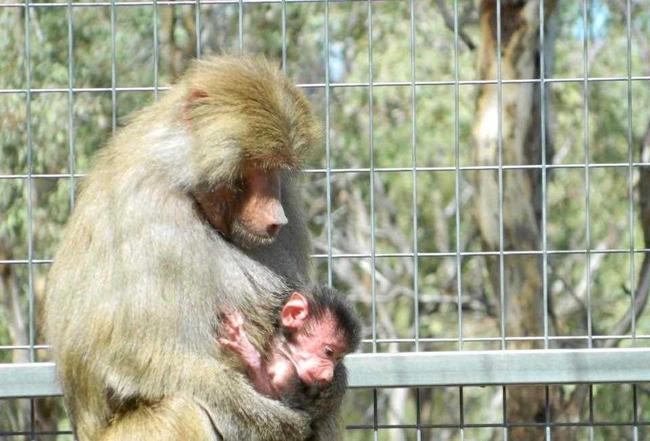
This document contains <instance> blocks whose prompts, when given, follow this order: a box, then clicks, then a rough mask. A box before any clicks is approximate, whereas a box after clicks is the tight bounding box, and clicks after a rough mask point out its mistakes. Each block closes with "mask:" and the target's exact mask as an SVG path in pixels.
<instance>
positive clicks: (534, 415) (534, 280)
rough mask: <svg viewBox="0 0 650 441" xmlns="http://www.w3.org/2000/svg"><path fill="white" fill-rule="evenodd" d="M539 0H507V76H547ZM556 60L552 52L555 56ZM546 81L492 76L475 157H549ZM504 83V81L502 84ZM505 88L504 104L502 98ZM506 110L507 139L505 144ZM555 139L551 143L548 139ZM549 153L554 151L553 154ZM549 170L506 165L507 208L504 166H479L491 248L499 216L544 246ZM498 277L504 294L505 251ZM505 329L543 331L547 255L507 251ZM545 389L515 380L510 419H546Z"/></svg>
mask: <svg viewBox="0 0 650 441" xmlns="http://www.w3.org/2000/svg"><path fill="white" fill-rule="evenodd" d="M496 7H497V5H496V1H495V0H483V1H481V11H480V28H481V37H482V38H481V41H480V45H479V50H478V63H479V72H480V75H481V79H486V80H495V79H497V77H498V75H497V74H498V66H499V65H498V63H499V61H498V56H497V50H498V37H497V35H498V34H497V9H496ZM539 9H540V5H539V0H528V1H525V0H519V1H513V0H502V1H501V20H500V23H501V60H500V63H501V64H500V69H501V75H500V78H501V79H502V80H511V79H534V78H540V63H539V54H540V52H539V51H540V46H539V26H540V16H539ZM554 9H555V1H554V0H546V1H545V2H544V12H545V22H546V20H547V19H548V18H549V17H550V16H551V14H552V13H553V11H554ZM548 61H550V60H546V59H545V62H547V63H548ZM539 88H540V85H539V84H538V83H517V84H505V85H501V88H499V85H496V84H487V85H483V86H481V88H480V90H479V91H478V96H477V101H476V123H475V125H474V128H473V136H474V143H475V150H474V151H475V163H476V164H477V165H479V166H495V165H498V164H499V146H501V147H502V155H501V164H503V165H525V164H541V163H542V156H541V142H540V139H541V124H540V89H539ZM499 89H501V90H500V91H499ZM499 93H500V94H501V105H500V106H499ZM499 116H500V117H501V144H499V139H498V138H499V130H498V127H499V126H498V124H499V122H498V121H499ZM547 144H549V146H550V143H547ZM547 156H548V155H547ZM540 176H541V172H540V171H539V170H504V171H502V177H503V180H502V188H501V190H502V191H503V216H502V218H501V216H500V212H499V172H498V171H497V170H489V171H478V172H476V174H475V177H474V184H475V186H476V205H475V207H476V209H475V218H476V222H477V224H478V227H479V230H480V234H481V240H482V245H483V249H484V250H486V251H498V250H500V247H501V244H500V238H499V222H500V220H501V221H502V222H503V250H506V251H510V250H540V249H541V219H540V213H541V203H542V201H541V197H540V195H541V185H542V183H541V179H540ZM488 269H489V273H490V278H491V280H490V282H491V283H492V286H493V288H494V292H495V293H496V295H497V296H499V294H500V293H501V280H500V277H501V272H500V263H499V259H489V263H488ZM503 270H504V271H503V277H504V280H503V287H504V288H503V290H504V299H505V302H504V303H505V304H503V305H500V308H502V312H503V315H504V317H505V323H504V328H505V333H506V336H511V337H526V336H542V335H544V328H543V313H544V311H543V307H544V305H543V292H542V286H543V285H542V272H541V258H540V257H536V256H518V255H516V256H506V257H505V258H504V260H503ZM508 347H509V348H519V349H529V348H536V347H540V343H539V342H533V341H523V342H517V343H513V344H508ZM545 403H546V401H545V393H544V388H542V387H535V388H533V387H521V388H520V387H513V388H508V394H507V403H506V404H507V407H506V408H507V415H506V418H507V421H508V423H511V424H515V425H516V424H518V423H534V422H538V423H539V422H544V421H545V420H546V411H545V409H546V407H545ZM540 434H541V436H543V430H541V428H530V427H511V428H510V429H509V430H508V439H509V440H531V439H541V438H540Z"/></svg>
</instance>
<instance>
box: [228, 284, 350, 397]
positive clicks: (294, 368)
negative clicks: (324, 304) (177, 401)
mask: <svg viewBox="0 0 650 441" xmlns="http://www.w3.org/2000/svg"><path fill="white" fill-rule="evenodd" d="M280 319H281V325H282V326H283V327H284V328H286V329H288V330H290V331H293V333H294V338H293V339H291V340H292V341H290V342H286V343H284V340H283V339H280V338H274V339H273V341H272V342H271V348H270V354H269V357H263V356H262V354H260V352H259V351H258V350H257V349H256V348H255V347H254V346H253V345H252V344H251V342H250V340H249V339H248V336H247V335H246V333H245V332H244V331H243V329H242V327H243V324H244V320H243V318H242V316H241V315H240V314H239V313H237V312H235V313H232V314H229V315H227V316H226V317H225V329H226V336H225V337H221V338H219V339H218V341H219V343H220V344H221V346H222V347H224V348H227V349H230V350H231V351H233V352H235V353H236V354H237V355H238V356H239V357H240V359H241V360H242V362H243V363H244V366H245V367H246V370H247V371H248V374H249V376H250V377H251V380H252V381H253V386H254V387H255V389H256V390H257V391H258V392H260V393H262V394H264V395H267V396H269V397H272V398H279V397H280V395H282V393H283V391H284V390H285V388H286V387H288V386H290V385H291V384H292V382H291V381H290V380H292V379H293V378H294V376H296V375H297V376H298V377H299V378H300V379H301V380H302V382H303V383H305V384H307V385H325V384H329V383H330V382H331V381H332V378H333V375H334V368H335V367H336V364H337V363H338V362H339V361H340V360H341V359H342V358H343V356H344V355H345V353H346V351H347V348H346V347H345V345H343V344H341V342H340V336H339V333H338V329H337V323H336V320H335V319H334V317H332V316H331V314H325V316H324V317H323V318H322V319H320V320H318V321H317V320H315V319H313V317H312V316H310V314H309V306H308V303H307V300H306V299H305V297H304V296H303V295H302V294H300V293H297V292H296V293H293V294H292V295H291V297H290V298H289V300H288V301H287V303H286V304H285V305H284V307H283V308H282V312H281V314H280Z"/></svg>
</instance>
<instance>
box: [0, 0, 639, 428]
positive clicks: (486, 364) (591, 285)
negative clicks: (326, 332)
mask: <svg viewBox="0 0 650 441" xmlns="http://www.w3.org/2000/svg"><path fill="white" fill-rule="evenodd" d="M0 27H1V28H2V31H0V72H2V73H1V74H0V115H1V121H0V124H1V126H0V147H1V148H2V150H1V151H2V157H1V160H0V207H1V208H2V209H1V210H0V220H1V221H2V224H1V226H0V277H1V278H2V285H1V287H0V292H1V293H2V302H1V303H0V362H1V363H5V364H4V365H1V366H0V367H3V366H4V367H5V368H7V369H14V370H11V371H10V372H13V373H15V372H19V373H20V372H23V374H20V375H24V376H27V377H29V376H30V375H31V374H30V373H29V372H31V371H28V368H29V366H37V365H40V364H42V363H44V362H49V361H50V360H51V358H50V355H49V351H48V344H47V342H46V341H44V340H43V338H42V336H41V331H40V329H39V320H38V317H39V314H40V309H39V307H40V304H41V302H42V297H43V291H44V283H45V276H46V274H47V271H48V268H49V267H50V265H51V263H52V255H53V250H54V249H55V247H56V244H57V242H58V240H59V237H60V232H61V228H62V226H63V225H64V223H65V220H66V219H67V217H68V215H69V213H70V212H71V210H72V208H73V207H74V203H75V192H76V190H77V186H78V184H79V182H80V181H81V180H83V176H84V172H85V171H86V170H87V167H88V163H89V158H90V157H91V156H92V154H93V152H94V151H96V150H97V149H98V148H101V145H102V143H104V142H105V141H106V139H107V138H108V137H109V136H110V134H111V133H112V132H115V130H117V129H118V128H119V127H120V126H121V125H122V124H123V123H124V121H125V117H126V116H128V115H129V114H130V113H131V112H133V111H134V110H136V109H138V108H141V107H143V106H144V105H146V104H147V103H150V102H152V101H153V100H156V99H158V97H159V95H160V94H163V93H164V91H165V90H166V89H167V88H168V85H169V84H170V83H171V82H172V81H173V80H174V79H175V78H177V77H178V75H180V74H182V72H183V70H184V68H185V67H186V66H187V64H188V63H189V62H190V60H191V59H192V58H194V57H197V56H198V57H204V56H207V55H209V54H214V53H224V52H226V53H238V52H253V53H262V54H265V55H267V56H268V57H269V58H272V59H275V60H277V61H278V63H281V66H282V69H283V70H284V71H285V72H286V73H287V75H288V76H289V77H290V78H291V79H292V80H293V81H295V82H296V83H297V84H298V86H299V87H300V88H302V89H303V90H304V91H305V93H306V95H307V96H308V98H309V99H310V101H311V102H312V104H313V106H314V109H315V111H316V112H317V114H318V115H319V116H320V118H321V119H322V122H323V128H324V133H325V136H324V141H323V145H322V146H320V149H318V151H317V152H316V154H315V155H314V158H312V159H311V160H310V162H309V164H308V167H307V170H306V172H305V176H304V185H303V187H304V189H305V200H306V213H307V218H308V219H309V223H310V229H311V232H312V236H313V242H314V244H313V245H314V256H313V261H314V266H315V268H316V274H317V278H318V279H319V280H320V281H322V282H323V283H326V284H328V285H330V286H334V287H336V288H338V289H340V290H341V291H342V292H344V293H346V295H348V296H349V298H350V299H351V300H352V301H353V302H354V303H355V304H356V305H357V309H358V312H359V314H360V315H361V317H362V320H363V323H364V340H363V345H362V349H361V353H362V354H361V355H358V356H357V355H355V357H357V359H355V360H353V362H352V363H351V364H350V375H351V385H352V386H354V388H353V389H351V390H350V392H349V393H348V396H347V398H346V400H345V403H344V415H345V424H346V433H345V439H346V440H347V439H349V440H352V441H356V440H391V441H405V440H409V441H410V440H418V441H420V440H535V439H539V440H583V439H584V440H614V439H616V440H634V441H638V440H644V439H650V429H649V426H650V385H649V384H648V383H636V382H635V381H637V378H639V377H635V375H636V374H632V373H631V372H632V371H633V369H631V366H633V365H634V362H638V361H639V360H647V357H648V354H649V353H650V349H647V348H648V346H649V343H650V318H649V316H650V313H649V312H648V311H647V307H646V305H647V300H648V295H649V291H650V112H649V111H648V109H650V64H648V60H649V59H650V2H648V1H646V0H576V1H554V0H545V1H544V0H522V1H512V0H468V1H459V0H330V1H325V0H179V1H171V0H170V1H163V0H159V1H156V0H153V1H151V0H142V1H140V0H133V1H126V0H124V1H116V0H110V1H90V0H86V1H72V0H67V1H65V0H58V1H56V0H52V1H30V0H25V1H24V2H21V1H11V0H4V1H3V2H2V3H0ZM626 348H635V351H633V352H631V354H632V355H630V356H631V357H632V358H630V360H632V361H631V362H630V363H627V362H623V360H628V359H627V358H622V355H621V354H623V352H620V351H624V350H625V349H626ZM530 350H535V351H542V352H536V354H540V353H541V354H548V356H549V357H554V356H555V355H553V354H555V352H554V351H556V350H562V351H567V352H566V354H569V353H571V354H572V352H570V351H576V350H597V351H601V352H599V354H601V355H602V356H603V358H602V360H603V361H602V364H601V366H606V367H607V369H608V370H610V371H613V372H612V374H611V376H604V377H602V378H606V379H610V380H611V381H609V380H603V382H601V381H600V378H601V377H590V376H589V371H590V368H594V369H597V367H598V364H599V363H601V361H600V360H601V359H596V358H591V357H592V356H594V357H596V356H598V355H597V354H594V353H592V352H589V351H588V354H587V356H586V358H585V360H586V362H585V363H586V364H585V366H587V368H585V369H578V368H576V369H575V371H572V372H571V375H573V376H567V377H566V378H570V379H569V380H566V381H564V380H562V381H560V380H558V381H557V382H561V383H566V384H552V383H553V382H554V381H552V380H549V381H546V380H543V381H540V382H539V383H538V384H536V378H537V377H535V375H537V374H535V372H536V371H535V368H536V367H539V366H541V365H540V364H538V363H539V362H538V361H537V360H538V359H536V358H535V353H532V352H531V351H530ZM476 351H480V352H476ZM484 351H489V352H484ZM517 351H519V352H518V353H517ZM451 352H455V353H461V355H464V354H469V356H472V354H474V353H477V354H479V353H480V354H486V357H487V358H485V359H481V360H483V361H482V363H483V364H481V367H479V368H477V370H476V371H470V369H471V368H473V367H474V365H473V364H472V363H473V362H474V361H475V359H472V360H470V362H468V361H467V360H469V359H459V360H460V361H454V360H456V359H455V358H452V355H445V354H451ZM578 352H579V351H578ZM397 353H399V355H400V356H401V355H404V353H408V354H410V355H408V354H407V358H406V359H405V360H406V361H405V362H404V364H403V365H400V366H406V367H405V368H404V369H405V372H406V373H405V374H404V378H406V380H404V381H403V382H388V380H386V383H385V384H375V383H372V382H371V383H372V385H371V386H368V385H367V383H365V382H364V381H365V380H364V378H365V377H364V375H366V374H367V372H373V371H372V369H371V368H372V365H373V364H375V363H379V362H380V360H383V359H379V358H373V356H374V355H376V354H389V355H390V354H392V355H395V354H397ZM416 353H417V354H416ZM429 354H440V356H441V357H442V358H440V359H434V358H435V357H434V358H431V359H429V358H418V357H419V356H421V355H424V356H425V357H426V356H427V355H429ZM499 354H508V356H510V355H511V354H512V355H513V357H514V358H512V359H508V360H512V362H511V364H510V365H508V366H512V370H511V372H507V371H508V369H502V370H499V369H497V367H498V366H501V365H498V364H497V363H496V361H495V360H498V357H499ZM625 354H628V353H625ZM626 356H627V355H626ZM408 357H410V358H408ZM445 357H447V358H445ZM558 357H559V358H557V360H558V361H557V363H559V364H558V365H557V366H550V367H549V366H545V367H544V372H548V371H551V374H552V375H553V374H554V373H557V376H555V377H553V376H552V377H551V378H559V379H562V378H565V377H562V374H561V373H560V371H562V369H564V368H565V367H566V364H565V360H568V359H564V358H562V357H563V356H562V354H559V355H558ZM639 357H646V358H639ZM549 360H556V359H555V358H549ZM596 360H598V361H596ZM617 360H622V361H621V362H620V363H618V362H617ZM447 362H448V363H449V365H450V366H451V367H450V370H454V369H455V370H457V372H458V373H459V377H454V378H461V380H453V381H452V380H449V381H450V382H446V381H443V380H440V379H438V380H436V378H435V373H432V376H431V381H429V380H420V379H419V378H420V377H418V373H421V372H428V371H427V369H431V366H433V365H434V364H432V363H440V366H441V369H443V367H444V364H445V363H447ZM19 364H20V365H19ZM379 366H380V367H379V368H380V369H381V368H382V366H384V365H379ZM385 366H388V365H385ZM391 366H392V365H391ZM435 366H438V365H435ZM16 368H17V370H16ZM519 368H521V369H522V372H523V373H521V374H517V372H518V370H517V369H519ZM387 369H388V368H387ZM556 369H557V372H553V371H554V370H556ZM648 369H650V367H648ZM488 370H492V371H494V377H491V378H495V380H494V381H492V380H485V379H483V378H484V377H483V376H481V373H482V372H486V371H488ZM524 371H525V372H524ZM0 372H9V370H7V371H2V370H1V369H0ZM477 372H478V373H477ZM513 372H514V373H513ZM539 372H540V371H537V373H538V374H539ZM634 372H637V371H634ZM511 374H512V376H508V375H511ZM574 374H575V375H574ZM373 375H377V377H376V378H377V379H378V381H384V380H383V378H384V377H382V376H381V375H379V374H378V373H375V374H373ZM542 376H543V375H540V377H542ZM645 377H648V375H645ZM416 378H417V379H416ZM594 378H595V379H594ZM411 380H412V381H411ZM2 381H4V382H7V381H9V382H10V381H11V379H8V378H5V379H4V380H2ZM2 381H0V383H2ZM400 381H401V380H400ZM523 383H525V384H523ZM416 386H421V387H416ZM2 390H4V389H3V388H2V387H0V391H2ZM40 395H43V396H40ZM45 395H49V394H48V393H43V394H39V393H34V394H32V395H31V396H26V397H24V398H15V397H14V395H11V394H6V395H4V396H5V398H4V399H2V400H0V438H2V439H7V440H11V439H33V440H45V439H48V440H49V439H73V436H72V431H71V429H70V426H69V423H68V421H67V418H66V415H65V411H64V409H63V406H62V401H61V398H60V397H47V396H45ZM0 396H3V395H2V394H1V393H0Z"/></svg>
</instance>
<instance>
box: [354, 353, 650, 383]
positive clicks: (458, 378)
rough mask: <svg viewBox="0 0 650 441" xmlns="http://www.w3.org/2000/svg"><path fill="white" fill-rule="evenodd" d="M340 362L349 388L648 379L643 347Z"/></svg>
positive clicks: (358, 357)
mask: <svg viewBox="0 0 650 441" xmlns="http://www.w3.org/2000/svg"><path fill="white" fill-rule="evenodd" d="M345 364H346V366H347V367H348V370H349V384H350V387H416V386H449V385H464V386H486V385H510V384H531V385H532V384H579V383H590V384H591V383H643V382H648V381H650V349H647V348H642V349H576V350H562V349H557V350H554V349H549V350H510V351H475V352H472V351H466V352H420V353H397V354H354V355H350V356H349V357H347V358H346V359H345Z"/></svg>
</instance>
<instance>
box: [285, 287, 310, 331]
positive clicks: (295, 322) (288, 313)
mask: <svg viewBox="0 0 650 441" xmlns="http://www.w3.org/2000/svg"><path fill="white" fill-rule="evenodd" d="M307 317H309V303H308V302H307V299H306V298H305V296H303V295H302V294H300V293H299V292H294V293H293V294H291V297H289V300H287V303H285V304H284V306H283V307H282V312H281V314H280V319H281V321H282V326H284V327H285V328H290V329H300V328H301V327H302V326H303V325H304V324H305V321H306V320H307Z"/></svg>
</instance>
